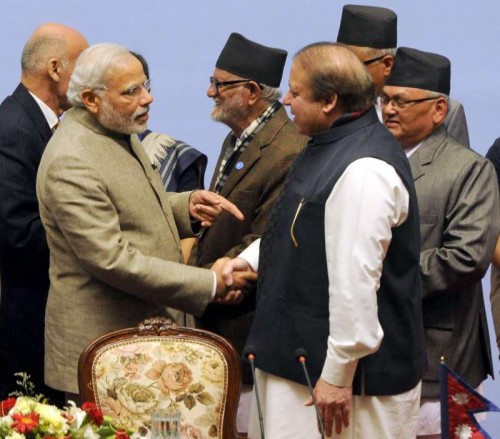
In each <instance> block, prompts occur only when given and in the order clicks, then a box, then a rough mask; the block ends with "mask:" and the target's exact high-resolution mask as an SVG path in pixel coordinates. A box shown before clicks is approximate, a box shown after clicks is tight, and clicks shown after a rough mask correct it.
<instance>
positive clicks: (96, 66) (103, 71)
mask: <svg viewBox="0 0 500 439" xmlns="http://www.w3.org/2000/svg"><path fill="white" fill-rule="evenodd" d="M129 56H132V54H131V53H130V51H129V50H128V49H127V48H125V47H123V46H120V45H119V44H111V43H101V44H95V45H93V46H90V47H89V48H87V49H86V50H84V51H83V52H82V53H81V55H80V56H79V57H78V60H77V62H76V65H75V69H74V70H73V74H72V75H71V80H70V82H69V86H68V92H67V96H68V100H69V102H70V103H71V105H73V106H74V107H83V106H84V105H83V102H82V92H83V91H84V90H86V89H90V90H99V89H103V88H105V87H106V86H107V85H108V81H109V75H110V71H112V69H113V68H114V67H115V66H116V65H117V64H119V63H120V62H122V61H123V60H124V59H125V58H127V57H129Z"/></svg>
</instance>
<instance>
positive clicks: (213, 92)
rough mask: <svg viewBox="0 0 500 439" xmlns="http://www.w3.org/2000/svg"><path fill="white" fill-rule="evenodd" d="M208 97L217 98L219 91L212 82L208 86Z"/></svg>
mask: <svg viewBox="0 0 500 439" xmlns="http://www.w3.org/2000/svg"><path fill="white" fill-rule="evenodd" d="M207 96H208V97H209V98H213V97H215V96H217V90H216V89H215V86H214V84H213V83H212V82H210V84H209V85H208V89H207Z"/></svg>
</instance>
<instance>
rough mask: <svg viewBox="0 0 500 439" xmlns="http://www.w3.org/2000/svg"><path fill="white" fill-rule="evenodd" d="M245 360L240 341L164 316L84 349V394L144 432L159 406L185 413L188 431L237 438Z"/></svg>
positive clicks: (189, 434) (81, 372)
mask: <svg viewBox="0 0 500 439" xmlns="http://www.w3.org/2000/svg"><path fill="white" fill-rule="evenodd" d="M240 375H241V366H240V361H239V356H238V354H237V352H236V351H235V349H234V347H233V346H232V345H231V344H230V343H229V342H228V341H226V340H225V339H223V338H222V337H219V336H217V335H216V334H212V333H210V332H207V331H200V330H195V329H190V328H180V327H177V326H176V325H175V324H173V323H172V322H171V321H170V320H167V319H163V318H155V319H147V320H145V321H144V322H142V323H141V324H140V325H139V326H138V327H137V328H131V329H124V330H120V331H116V332H113V333H111V334H108V335H105V336H103V337H100V338H99V339H97V340H96V341H94V342H93V343H92V344H91V345H90V346H89V347H88V348H87V349H86V351H85V352H84V353H83V354H82V356H81V358H80V364H79V385H80V393H81V396H82V397H83V398H84V399H85V400H93V401H95V402H96V404H97V405H98V406H99V407H100V408H101V409H102V411H103V414H104V415H109V416H111V417H113V418H115V419H116V420H117V421H118V423H119V424H121V425H123V426H124V427H128V428H130V429H132V430H136V431H140V430H141V429H142V428H143V427H144V426H145V427H147V428H149V427H150V425H151V412H152V411H153V410H165V411H167V412H170V413H177V415H178V416H179V417H180V421H181V425H182V436H181V437H182V438H196V439H201V438H206V439H209V438H224V439H225V438H235V437H237V436H236V430H235V415H236V406H237V404H238V398H239V385H240Z"/></svg>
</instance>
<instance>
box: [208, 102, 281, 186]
mask: <svg viewBox="0 0 500 439" xmlns="http://www.w3.org/2000/svg"><path fill="white" fill-rule="evenodd" d="M280 108H281V103H280V102H279V101H276V102H275V103H274V104H272V105H270V106H269V107H267V109H266V110H265V111H264V112H263V113H262V114H261V115H260V116H259V117H258V118H257V119H255V120H254V121H253V122H252V123H251V124H250V125H249V126H248V128H247V129H246V130H245V131H243V133H242V134H241V136H240V137H234V139H235V142H234V145H233V147H232V148H231V147H228V148H227V149H226V152H225V154H224V158H223V159H222V161H221V164H220V168H219V175H218V177H217V181H216V183H215V189H214V190H215V192H217V193H219V192H220V191H221V190H222V188H223V187H224V184H225V183H226V180H227V178H228V176H229V174H230V173H231V171H232V170H233V167H234V164H235V163H236V160H238V157H239V156H240V155H241V153H242V152H243V151H245V149H246V147H247V145H248V144H249V143H250V142H251V141H252V139H253V138H254V137H255V136H256V135H257V133H258V132H259V131H260V130H261V129H262V127H263V126H264V125H265V124H266V123H267V121H268V120H269V119H271V117H273V116H274V114H275V113H276V112H277V111H278V110H279V109H280Z"/></svg>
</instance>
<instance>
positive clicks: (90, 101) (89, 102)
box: [82, 89, 101, 115]
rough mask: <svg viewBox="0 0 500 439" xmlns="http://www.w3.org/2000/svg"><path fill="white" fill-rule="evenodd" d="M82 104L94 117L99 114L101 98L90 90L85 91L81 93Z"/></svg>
mask: <svg viewBox="0 0 500 439" xmlns="http://www.w3.org/2000/svg"><path fill="white" fill-rule="evenodd" d="M82 102H83V105H85V108H86V109H87V110H88V112H89V113H91V114H94V115H97V114H99V110H100V105H101V98H100V97H99V95H97V94H96V93H94V92H93V91H92V90H90V89H85V90H83V91H82Z"/></svg>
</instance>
